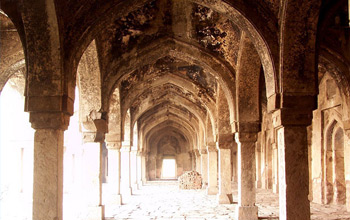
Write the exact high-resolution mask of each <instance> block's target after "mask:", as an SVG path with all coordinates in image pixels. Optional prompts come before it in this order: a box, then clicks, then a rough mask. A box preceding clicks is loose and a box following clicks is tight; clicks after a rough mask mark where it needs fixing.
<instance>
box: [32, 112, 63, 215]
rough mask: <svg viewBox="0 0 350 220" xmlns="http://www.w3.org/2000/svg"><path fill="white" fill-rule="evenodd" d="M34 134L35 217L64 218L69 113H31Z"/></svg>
mask: <svg viewBox="0 0 350 220" xmlns="http://www.w3.org/2000/svg"><path fill="white" fill-rule="evenodd" d="M30 122H31V123H32V127H33V128H34V129H35V130H36V131H35V134H34V176H33V219H35V220H47V219H57V220H62V202H63V139H64V135H63V132H64V130H66V129H67V127H68V122H69V116H67V115H64V114H63V113H57V114H54V113H47V114H46V113H42V114H41V113H31V114H30Z"/></svg>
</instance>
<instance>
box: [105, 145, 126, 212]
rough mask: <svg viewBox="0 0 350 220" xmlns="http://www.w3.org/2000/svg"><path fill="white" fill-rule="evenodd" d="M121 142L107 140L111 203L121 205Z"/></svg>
mask: <svg viewBox="0 0 350 220" xmlns="http://www.w3.org/2000/svg"><path fill="white" fill-rule="evenodd" d="M120 148H121V143H120V142H107V149H108V184H109V185H110V186H109V188H110V190H111V191H110V193H111V194H112V195H111V197H112V199H111V201H110V203H111V205H121V204H122V195H121V194H120V173H121V170H120V168H121V157H120Z"/></svg>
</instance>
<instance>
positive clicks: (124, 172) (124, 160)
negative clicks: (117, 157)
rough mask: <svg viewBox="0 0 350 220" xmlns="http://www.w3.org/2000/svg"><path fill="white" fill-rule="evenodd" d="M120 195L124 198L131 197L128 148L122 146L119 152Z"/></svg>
mask: <svg viewBox="0 0 350 220" xmlns="http://www.w3.org/2000/svg"><path fill="white" fill-rule="evenodd" d="M120 152H121V193H122V194H123V195H126V196H131V195H132V188H131V177H130V146H128V145H123V146H122V148H121V150H120Z"/></svg>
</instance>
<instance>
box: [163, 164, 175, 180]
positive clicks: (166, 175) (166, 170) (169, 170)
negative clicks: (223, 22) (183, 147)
mask: <svg viewBox="0 0 350 220" xmlns="http://www.w3.org/2000/svg"><path fill="white" fill-rule="evenodd" d="M175 178H176V161H175V159H163V166H162V179H175Z"/></svg>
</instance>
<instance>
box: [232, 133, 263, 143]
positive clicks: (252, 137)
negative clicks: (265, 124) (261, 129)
mask: <svg viewBox="0 0 350 220" xmlns="http://www.w3.org/2000/svg"><path fill="white" fill-rule="evenodd" d="M235 139H236V142H240V143H241V142H256V141H257V140H258V135H257V133H243V132H239V133H236V134H235Z"/></svg>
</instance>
